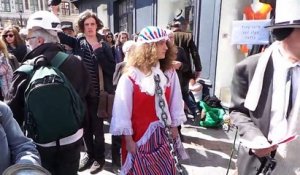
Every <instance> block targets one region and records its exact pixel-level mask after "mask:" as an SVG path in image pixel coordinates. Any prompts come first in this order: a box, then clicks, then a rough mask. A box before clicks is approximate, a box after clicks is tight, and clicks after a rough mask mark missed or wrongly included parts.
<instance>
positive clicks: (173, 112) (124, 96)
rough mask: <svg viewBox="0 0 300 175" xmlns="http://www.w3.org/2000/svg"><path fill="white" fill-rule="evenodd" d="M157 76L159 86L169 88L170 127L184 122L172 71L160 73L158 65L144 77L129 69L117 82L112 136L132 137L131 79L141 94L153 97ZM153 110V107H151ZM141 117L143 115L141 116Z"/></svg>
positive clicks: (181, 101)
mask: <svg viewBox="0 0 300 175" xmlns="http://www.w3.org/2000/svg"><path fill="white" fill-rule="evenodd" d="M155 74H159V75H160V78H161V82H160V86H161V87H164V88H162V89H165V87H170V89H171V92H170V100H169V112H170V117H171V119H170V120H171V126H179V125H181V124H182V123H183V122H185V121H186V116H185V113H184V102H183V100H182V95H181V89H180V84H179V80H178V76H177V73H176V71H175V70H174V69H172V70H168V71H166V72H164V73H163V72H162V71H161V70H160V68H159V65H158V66H156V67H153V68H152V72H151V74H150V75H145V74H144V73H142V72H141V71H140V70H138V69H137V68H133V67H132V68H130V69H129V71H128V73H126V74H123V75H122V76H121V78H120V80H119V82H118V85H117V89H116V93H115V99H114V105H113V112H112V120H111V126H110V132H111V133H112V134H113V135H132V134H133V129H132V124H131V116H132V105H133V101H132V100H133V83H132V81H131V80H130V78H131V79H133V80H134V81H135V83H136V84H137V85H138V86H139V88H140V90H141V92H145V93H147V94H148V95H151V96H154V95H155V82H154V75H155ZM129 77H130V78H129ZM153 108H155V106H154V105H153ZM141 115H143V114H141Z"/></svg>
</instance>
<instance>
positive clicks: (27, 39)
mask: <svg viewBox="0 0 300 175" xmlns="http://www.w3.org/2000/svg"><path fill="white" fill-rule="evenodd" d="M34 38H36V37H35V36H33V37H29V38H26V39H25V40H26V41H29V40H31V39H34Z"/></svg>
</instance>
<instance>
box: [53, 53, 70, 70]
mask: <svg viewBox="0 0 300 175" xmlns="http://www.w3.org/2000/svg"><path fill="white" fill-rule="evenodd" d="M68 57H69V54H66V53H64V52H61V51H59V52H57V54H56V55H55V57H54V58H53V59H52V60H51V65H52V66H54V67H56V68H59V66H60V65H62V63H64V62H65V61H66V60H67V58H68Z"/></svg>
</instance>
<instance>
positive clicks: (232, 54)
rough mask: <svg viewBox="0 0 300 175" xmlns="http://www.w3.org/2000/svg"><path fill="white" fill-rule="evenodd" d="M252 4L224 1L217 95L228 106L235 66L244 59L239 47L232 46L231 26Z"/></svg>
mask: <svg viewBox="0 0 300 175" xmlns="http://www.w3.org/2000/svg"><path fill="white" fill-rule="evenodd" d="M251 2H252V1H251V0H226V1H222V8H221V20H220V31H219V32H220V33H219V45H218V57H217V69H216V70H217V71H216V81H215V94H216V95H217V96H218V97H219V98H220V99H221V100H222V102H224V103H227V104H228V103H229V102H230V97H231V95H230V86H231V80H232V75H233V71H234V66H235V65H236V63H238V62H239V61H241V60H242V59H243V58H244V56H243V55H242V54H241V53H240V51H239V50H238V49H237V46H236V45H231V41H230V40H231V25H232V21H233V20H241V19H242V18H243V8H244V7H245V6H246V5H249V4H250V3H251Z"/></svg>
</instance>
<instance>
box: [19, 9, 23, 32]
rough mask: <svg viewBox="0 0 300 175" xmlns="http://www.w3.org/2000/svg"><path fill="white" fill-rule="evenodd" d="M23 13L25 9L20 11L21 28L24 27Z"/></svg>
mask: <svg viewBox="0 0 300 175" xmlns="http://www.w3.org/2000/svg"><path fill="white" fill-rule="evenodd" d="M22 14H23V11H22V10H20V11H19V15H20V27H21V28H22V27H23V18H22Z"/></svg>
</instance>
